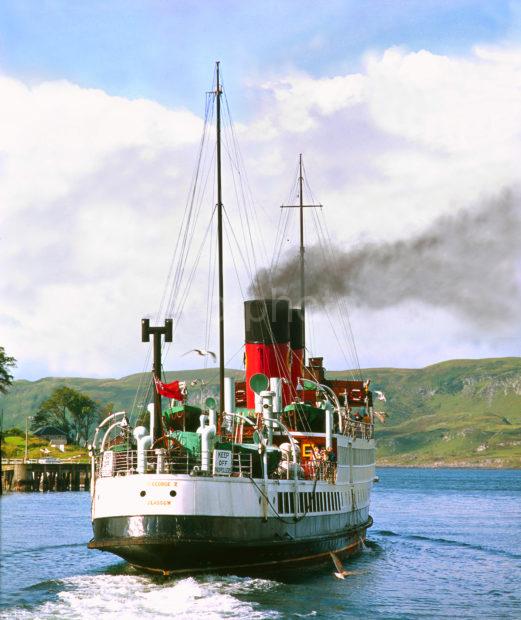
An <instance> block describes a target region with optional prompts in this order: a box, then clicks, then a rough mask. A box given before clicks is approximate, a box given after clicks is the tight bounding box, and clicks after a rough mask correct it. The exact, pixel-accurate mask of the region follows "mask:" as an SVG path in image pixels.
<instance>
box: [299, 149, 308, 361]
mask: <svg viewBox="0 0 521 620" xmlns="http://www.w3.org/2000/svg"><path fill="white" fill-rule="evenodd" d="M298 183H299V192H298V193H299V207H300V209H299V210H300V308H301V311H302V323H303V325H304V330H303V332H304V333H303V334H302V349H303V351H304V353H303V362H304V364H305V363H306V299H305V298H306V279H305V272H304V192H303V190H302V186H303V183H304V178H303V176H302V153H300V155H299V178H298Z"/></svg>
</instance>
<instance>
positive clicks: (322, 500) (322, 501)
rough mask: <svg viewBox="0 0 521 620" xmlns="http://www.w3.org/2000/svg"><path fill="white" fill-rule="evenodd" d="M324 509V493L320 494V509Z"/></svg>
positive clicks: (320, 510)
mask: <svg viewBox="0 0 521 620" xmlns="http://www.w3.org/2000/svg"><path fill="white" fill-rule="evenodd" d="M323 510H324V494H323V493H319V494H318V511H319V512H322V511H323Z"/></svg>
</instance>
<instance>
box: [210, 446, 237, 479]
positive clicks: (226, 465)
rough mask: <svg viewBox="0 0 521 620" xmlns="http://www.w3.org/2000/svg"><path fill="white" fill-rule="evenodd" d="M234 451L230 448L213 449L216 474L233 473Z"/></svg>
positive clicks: (214, 471) (225, 474)
mask: <svg viewBox="0 0 521 620" xmlns="http://www.w3.org/2000/svg"><path fill="white" fill-rule="evenodd" d="M232 460H233V457H232V453H231V452H230V450H214V451H213V473H214V476H215V475H217V476H229V475H230V474H231V473H232Z"/></svg>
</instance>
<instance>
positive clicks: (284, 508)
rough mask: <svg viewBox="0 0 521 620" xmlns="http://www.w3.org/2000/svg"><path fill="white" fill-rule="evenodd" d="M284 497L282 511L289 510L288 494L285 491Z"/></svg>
mask: <svg viewBox="0 0 521 620" xmlns="http://www.w3.org/2000/svg"><path fill="white" fill-rule="evenodd" d="M282 497H283V498H284V506H283V508H282V512H288V494H287V493H283V494H282Z"/></svg>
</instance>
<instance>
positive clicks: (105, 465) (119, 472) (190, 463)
mask: <svg viewBox="0 0 521 620" xmlns="http://www.w3.org/2000/svg"><path fill="white" fill-rule="evenodd" d="M109 455H110V456H109ZM140 470H141V471H140ZM212 472H213V454H210V459H209V467H208V471H203V470H202V463H201V457H200V455H195V456H194V455H191V454H190V453H188V452H187V453H186V454H183V455H169V454H168V453H167V452H166V451H164V450H145V451H144V454H143V456H142V460H140V459H139V457H138V451H137V450H127V451H125V452H111V451H110V450H106V451H105V452H102V453H100V454H99V455H98V456H96V457H95V473H96V477H97V478H106V477H113V476H130V475H133V474H137V473H145V474H189V475H202V476H205V475H206V476H212V475H213V473H212ZM252 472H253V455H252V454H245V453H240V452H236V453H234V454H233V458H232V467H231V471H230V472H229V474H228V475H230V476H234V477H237V476H238V477H242V476H245V477H248V476H251V475H252ZM220 475H223V474H220ZM225 475H226V474H225Z"/></svg>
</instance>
